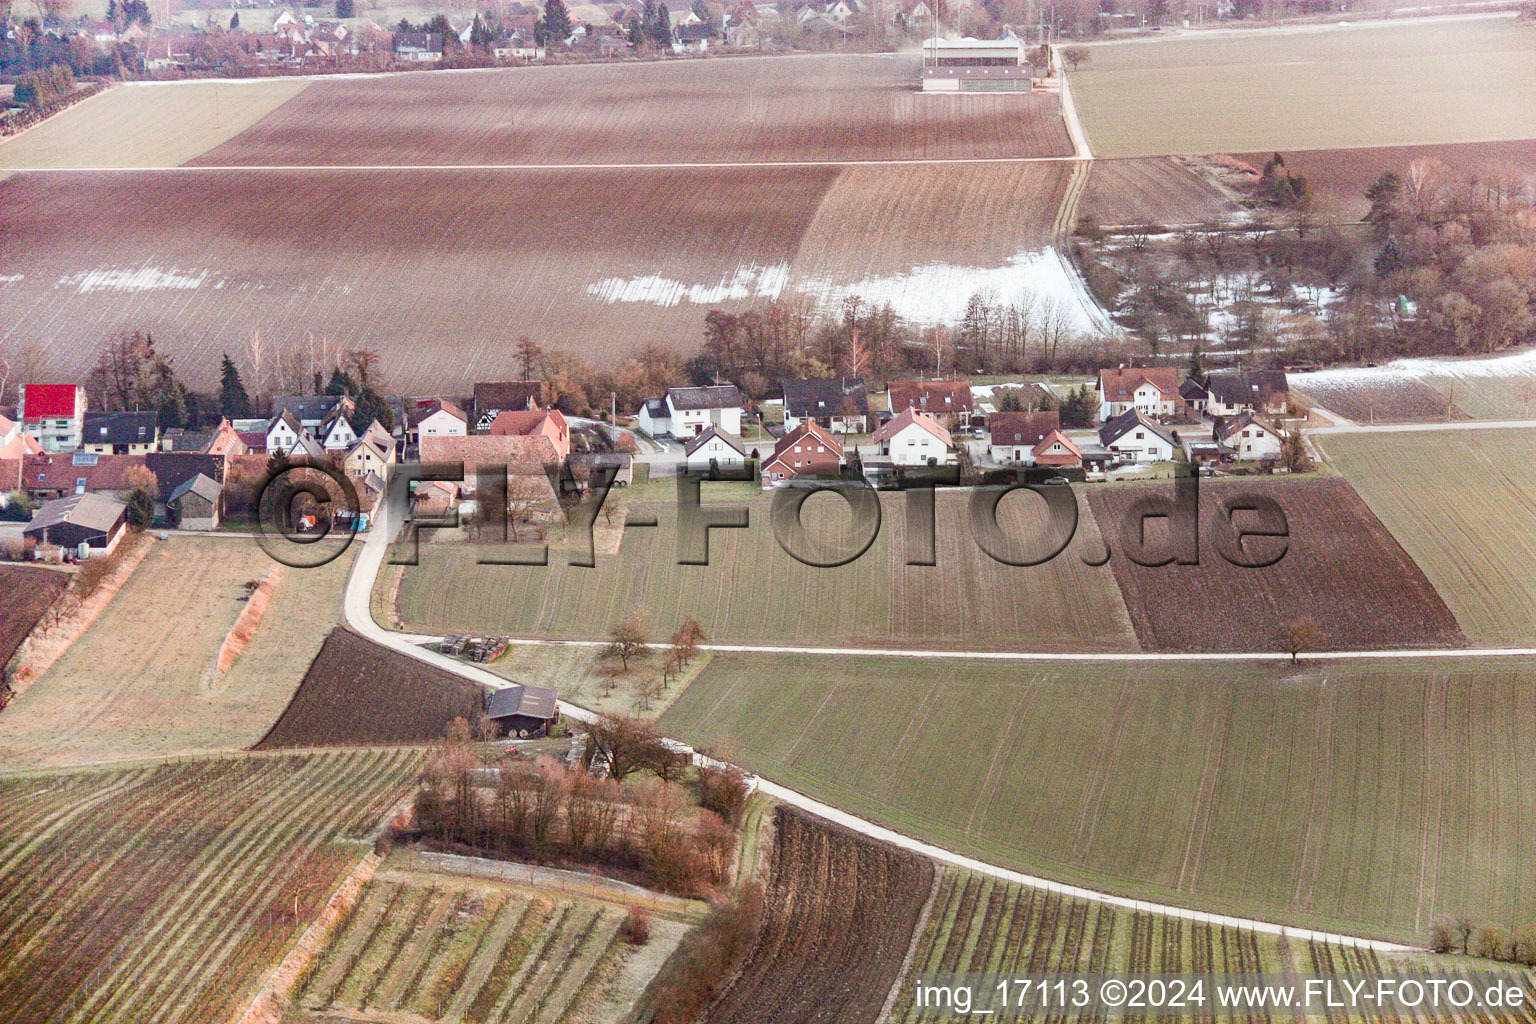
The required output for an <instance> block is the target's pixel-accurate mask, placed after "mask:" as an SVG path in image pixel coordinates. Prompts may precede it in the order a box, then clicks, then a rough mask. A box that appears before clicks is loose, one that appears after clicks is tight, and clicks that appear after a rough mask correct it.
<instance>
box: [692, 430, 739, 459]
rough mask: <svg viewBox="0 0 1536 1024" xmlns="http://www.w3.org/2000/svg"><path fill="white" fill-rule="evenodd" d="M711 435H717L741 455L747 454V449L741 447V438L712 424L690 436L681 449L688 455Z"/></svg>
mask: <svg viewBox="0 0 1536 1024" xmlns="http://www.w3.org/2000/svg"><path fill="white" fill-rule="evenodd" d="M712 437H718V438H719V439H720V440H722V441H724V442H725V443H726V444H728V445H730V446H731V447H732V448H734V449H736V451H738V452H740V453H741V454H742V455H743V456H745V455H746V454H747V450H746V449H745V448H743V447H742V444H741V438H739V437H737V436H736V435H735V434H733V433H731V432H730V431H729V430H721V429H720V428H719V427H716V426H714V425H713V424H711V425H710V426H708V427H706V428H704V429H703V430H701V431H699V432H698V433H697V434H695V435H693V436H692V437H690V438H689V439H688V440H687V441H686V442H685V443H684V444H683V451H684V452H685V453H686V454H688V455H692V454H693V453H694V452H696V451H698V450H699V449H700V448H702V447H704V445H705V444H706V443H707V442H708V441H709V439H710V438H712Z"/></svg>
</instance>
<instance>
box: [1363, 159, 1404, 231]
mask: <svg viewBox="0 0 1536 1024" xmlns="http://www.w3.org/2000/svg"><path fill="white" fill-rule="evenodd" d="M1365 198H1367V199H1369V200H1370V201H1371V210H1370V212H1369V213H1367V214H1366V215H1365V219H1366V222H1367V223H1370V224H1377V225H1382V224H1388V223H1391V221H1392V219H1393V218H1394V217H1396V216H1397V215H1398V213H1399V211H1400V209H1401V207H1400V205H1399V204H1400V203H1401V202H1402V198H1403V179H1402V178H1400V177H1398V175H1397V172H1396V171H1386V172H1384V173H1383V174H1382V175H1381V177H1379V178H1377V179H1376V180H1375V181H1373V182H1371V185H1370V187H1369V188H1367V189H1366V190H1365Z"/></svg>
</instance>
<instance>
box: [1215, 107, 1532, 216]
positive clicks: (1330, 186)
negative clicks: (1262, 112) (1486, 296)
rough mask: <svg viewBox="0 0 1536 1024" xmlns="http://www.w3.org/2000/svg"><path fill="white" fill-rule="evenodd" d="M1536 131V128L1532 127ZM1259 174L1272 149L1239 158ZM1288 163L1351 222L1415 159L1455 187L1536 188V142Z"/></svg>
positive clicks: (1313, 154) (1331, 152)
mask: <svg viewBox="0 0 1536 1024" xmlns="http://www.w3.org/2000/svg"><path fill="white" fill-rule="evenodd" d="M1533 131H1536V129H1533ZM1235 155H1236V156H1237V157H1238V159H1240V160H1243V161H1245V162H1247V163H1248V164H1251V165H1252V166H1253V168H1254V169H1255V170H1258V169H1260V168H1262V167H1263V166H1264V161H1266V160H1268V159H1269V158H1270V157H1271V156H1272V155H1274V154H1273V151H1263V152H1256V153H1238V154H1235ZM1282 155H1283V156H1284V157H1285V165H1286V167H1287V168H1289V169H1290V170H1291V172H1292V173H1294V174H1303V175H1305V176H1306V178H1307V182H1308V184H1309V185H1311V187H1312V193H1313V195H1314V196H1316V197H1317V198H1318V200H1319V202H1320V203H1322V204H1323V209H1325V210H1331V211H1337V212H1338V213H1340V214H1342V215H1344V216H1347V217H1352V218H1360V217H1364V216H1365V214H1366V212H1367V211H1368V210H1369V209H1370V206H1371V204H1370V202H1369V201H1367V200H1366V198H1365V190H1366V189H1367V188H1369V187H1370V185H1371V182H1373V181H1375V180H1376V179H1377V178H1378V177H1380V176H1381V175H1382V173H1383V172H1385V171H1396V172H1397V173H1398V174H1399V175H1406V173H1407V171H1408V167H1409V165H1411V164H1413V163H1414V162H1415V161H1420V160H1426V161H1433V162H1434V163H1435V164H1437V165H1439V173H1440V174H1441V175H1442V176H1443V177H1444V178H1445V179H1446V180H1447V183H1448V184H1454V183H1456V182H1459V181H1462V180H1464V179H1472V180H1474V181H1477V182H1479V183H1482V184H1484V185H1487V186H1502V187H1506V188H1507V187H1510V186H1514V187H1523V188H1525V189H1527V190H1530V189H1532V188H1536V139H1515V140H1510V141H1506V142H1470V143H1452V144H1449V145H1440V146H1381V147H1375V148H1368V149H1303V150H1286V151H1285V153H1284V154H1282Z"/></svg>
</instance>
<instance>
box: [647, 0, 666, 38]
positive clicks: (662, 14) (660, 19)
mask: <svg viewBox="0 0 1536 1024" xmlns="http://www.w3.org/2000/svg"><path fill="white" fill-rule="evenodd" d="M653 10H654V12H655V13H654V14H653V16H652V18H651V23H650V25H649V26H647V30H646V34H647V35H649V36H650V37H651V42H653V43H655V44H656V45H657V46H658V47H660V48H662V49H664V50H665V49H668V48H669V47H671V45H672V12H670V11H668V10H667V5H666V4H665V3H664V2H662V0H656V4H655V6H654V8H653Z"/></svg>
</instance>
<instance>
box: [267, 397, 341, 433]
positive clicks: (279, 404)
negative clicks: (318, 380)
mask: <svg viewBox="0 0 1536 1024" xmlns="http://www.w3.org/2000/svg"><path fill="white" fill-rule="evenodd" d="M344 400H345V401H347V402H348V403H349V404H350V401H351V400H350V399H347V398H346V396H345V395H278V396H277V397H276V398H274V399H272V415H273V417H274V418H276V417H279V416H281V415H283V414H284V413H292V414H293V418H294V419H295V420H297V421H298V422H299V424H300V425H301V426H303V427H305V428H306V429H308V430H316V429H318V428H319V426H320V424H322V423H324V422H325V421H326V419H327V418H329V417H330V415H331V413H332V412H334V411H335V409H336V407H337V406H338V405H340V404H342V402H343V401H344Z"/></svg>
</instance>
